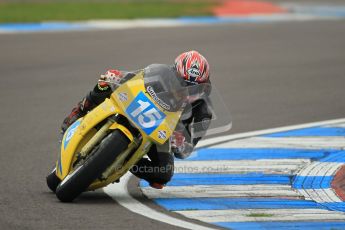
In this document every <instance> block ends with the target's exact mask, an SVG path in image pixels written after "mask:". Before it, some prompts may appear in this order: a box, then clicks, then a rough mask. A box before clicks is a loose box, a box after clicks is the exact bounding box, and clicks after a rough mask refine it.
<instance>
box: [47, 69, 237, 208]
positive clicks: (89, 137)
mask: <svg viewBox="0 0 345 230" xmlns="http://www.w3.org/2000/svg"><path fill="white" fill-rule="evenodd" d="M181 81H183V79H181V78H178V77H177V76H176V75H175V73H174V72H173V71H172V70H171V69H170V68H168V67H167V66H165V65H160V64H154V65H150V66H149V67H147V68H145V69H144V70H142V71H139V72H137V73H136V74H133V76H131V79H130V80H127V81H125V82H124V83H122V84H121V85H119V84H118V83H116V82H108V83H110V85H111V86H112V88H113V93H112V94H111V96H110V98H107V99H106V100H105V101H104V102H103V103H101V104H100V105H98V106H97V107H95V108H94V109H93V110H91V111H90V112H89V113H87V114H86V115H85V116H84V117H82V118H80V119H78V120H77V121H75V122H74V123H73V124H72V125H71V126H70V127H69V128H68V129H67V130H66V132H65V133H64V135H63V138H62V141H61V152H60V154H59V156H58V160H57V162H56V165H55V167H54V169H53V171H52V172H51V173H50V174H49V175H48V176H47V185H48V187H49V188H50V189H51V190H52V191H53V192H55V194H56V196H57V198H58V199H59V200H60V201H62V202H72V201H73V200H74V199H75V198H76V197H78V196H79V195H80V194H81V193H82V192H84V191H90V190H91V191H92V190H96V189H99V188H102V187H105V186H107V185H108V184H110V183H114V182H118V181H119V179H120V178H121V177H122V176H123V175H124V174H125V173H126V172H127V171H129V170H130V169H131V167H132V166H133V165H135V164H136V163H137V162H138V161H139V160H140V159H141V158H142V157H143V156H144V155H145V154H146V153H147V152H148V151H149V149H150V147H151V146H152V145H153V144H156V145H168V146H169V142H170V141H169V140H170V137H171V135H172V134H173V132H174V130H175V128H176V126H177V124H178V122H179V120H180V118H181V116H182V115H183V114H184V113H185V112H184V111H185V110H187V109H188V106H190V104H191V100H198V99H200V98H203V97H205V96H206V95H205V94H207V92H210V84H199V85H193V86H184V85H183V82H181ZM189 109H190V108H189ZM227 123H228V122H227ZM230 127H231V123H230ZM230 127H229V123H228V127H227V128H228V129H229V128H230ZM217 132H218V131H217Z"/></svg>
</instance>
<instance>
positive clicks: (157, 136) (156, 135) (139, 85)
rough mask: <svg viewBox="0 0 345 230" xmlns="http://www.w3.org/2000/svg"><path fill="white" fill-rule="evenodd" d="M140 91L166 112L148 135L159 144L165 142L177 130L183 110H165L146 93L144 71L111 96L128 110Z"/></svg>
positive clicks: (123, 108) (124, 109)
mask: <svg viewBox="0 0 345 230" xmlns="http://www.w3.org/2000/svg"><path fill="white" fill-rule="evenodd" d="M140 92H145V95H147V97H148V98H149V99H150V101H151V103H153V104H154V105H155V106H156V107H157V108H159V109H160V111H161V112H162V113H164V114H165V119H164V120H163V121H162V122H161V123H160V125H159V126H158V127H157V128H156V129H155V130H154V131H153V132H152V133H151V134H150V135H148V136H149V138H150V139H151V140H152V141H154V142H156V143H158V144H164V143H165V142H166V141H167V140H168V139H169V137H170V136H171V134H172V132H173V131H174V130H175V127H176V125H177V122H178V120H179V118H180V115H181V111H178V112H169V111H166V110H163V109H162V108H161V107H160V106H159V105H158V104H157V102H156V101H154V100H152V99H151V97H150V96H149V95H148V94H147V93H146V89H145V85H144V78H143V72H140V73H138V74H137V75H136V76H135V77H134V78H132V79H131V80H130V81H128V83H127V84H123V85H121V86H120V87H119V88H118V89H117V90H116V93H113V94H112V95H111V98H112V99H113V100H114V101H117V104H119V105H120V107H121V108H122V110H123V111H126V109H127V108H128V107H129V106H130V104H131V103H132V102H133V100H134V99H135V98H136V97H137V96H138V94H139V93H140ZM123 95H126V97H125V99H123V98H124V96H123ZM127 118H128V119H130V120H132V119H131V117H129V116H127ZM132 123H133V124H135V125H136V126H137V128H139V129H141V127H140V126H138V124H137V122H135V121H134V120H132ZM142 134H143V136H144V135H147V134H146V133H145V132H143V133H142ZM162 134H164V135H162Z"/></svg>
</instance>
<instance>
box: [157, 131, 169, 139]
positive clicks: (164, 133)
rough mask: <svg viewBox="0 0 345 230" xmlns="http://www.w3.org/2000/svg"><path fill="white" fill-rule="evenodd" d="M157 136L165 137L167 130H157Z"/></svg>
mask: <svg viewBox="0 0 345 230" xmlns="http://www.w3.org/2000/svg"><path fill="white" fill-rule="evenodd" d="M158 138H159V139H166V138H167V132H166V131H164V130H159V131H158Z"/></svg>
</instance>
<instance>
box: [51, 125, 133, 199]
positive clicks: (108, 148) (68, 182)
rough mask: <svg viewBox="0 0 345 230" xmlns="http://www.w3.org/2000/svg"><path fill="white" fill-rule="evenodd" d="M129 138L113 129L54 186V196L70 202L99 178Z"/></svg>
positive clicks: (123, 148)
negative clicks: (93, 151) (82, 161)
mask: <svg viewBox="0 0 345 230" xmlns="http://www.w3.org/2000/svg"><path fill="white" fill-rule="evenodd" d="M128 144H129V140H128V139H127V137H126V136H125V135H123V134H122V132H121V131H119V130H115V131H114V132H112V133H110V134H109V135H108V136H107V137H106V138H104V139H103V141H102V142H101V144H100V145H99V148H98V149H97V150H96V152H95V153H93V154H91V156H90V157H89V158H88V159H86V161H85V162H84V164H82V165H80V166H78V167H77V168H76V169H75V170H74V171H73V172H72V173H70V174H69V175H67V176H66V177H65V178H64V180H63V181H62V182H61V183H60V184H59V186H58V187H57V188H56V196H57V198H58V199H59V200H60V201H62V202H72V201H73V200H74V199H75V198H76V197H77V196H79V195H80V194H81V193H82V192H84V191H85V190H86V189H87V188H88V187H89V186H90V184H91V183H92V182H93V181H94V180H96V179H97V178H99V177H100V176H101V175H102V173H103V172H104V171H105V170H106V169H107V168H108V167H109V166H110V165H111V164H112V163H113V162H114V161H115V159H116V158H117V157H118V156H119V155H120V154H121V153H122V152H123V151H124V150H125V149H126V148H127V147H128Z"/></svg>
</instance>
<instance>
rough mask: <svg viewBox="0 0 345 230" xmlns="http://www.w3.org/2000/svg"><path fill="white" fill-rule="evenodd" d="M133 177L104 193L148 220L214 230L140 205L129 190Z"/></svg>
mask: <svg viewBox="0 0 345 230" xmlns="http://www.w3.org/2000/svg"><path fill="white" fill-rule="evenodd" d="M130 177H131V174H130V173H127V174H125V175H124V176H123V177H122V178H121V181H120V183H117V184H110V185H108V186H107V187H105V188H103V191H104V192H105V193H106V194H108V195H109V196H110V197H112V198H113V199H114V200H116V201H117V202H118V203H119V204H120V205H121V206H123V207H125V208H127V209H128V210H130V211H132V212H134V213H137V214H139V215H142V216H145V217H147V218H150V219H153V220H157V221H161V222H164V223H167V224H170V225H173V226H177V227H181V228H185V229H195V230H197V229H200V230H213V228H207V227H204V226H202V225H198V224H194V223H190V222H187V221H184V220H180V219H177V218H174V217H172V216H168V215H166V214H164V213H160V212H158V211H156V210H154V209H152V208H150V207H148V206H146V205H144V204H143V203H140V202H139V201H138V200H136V199H135V198H133V197H132V196H131V195H130V194H129V192H128V190H127V184H128V181H129V179H130Z"/></svg>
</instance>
